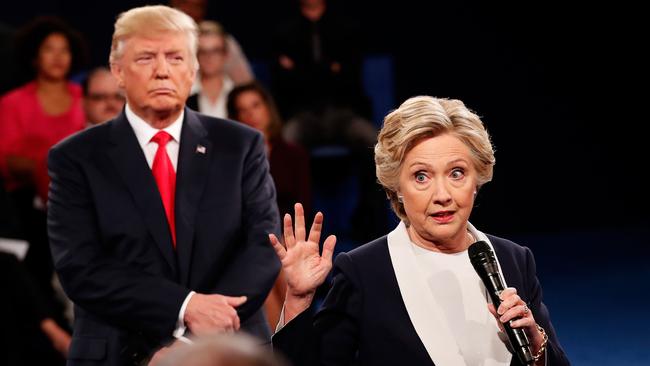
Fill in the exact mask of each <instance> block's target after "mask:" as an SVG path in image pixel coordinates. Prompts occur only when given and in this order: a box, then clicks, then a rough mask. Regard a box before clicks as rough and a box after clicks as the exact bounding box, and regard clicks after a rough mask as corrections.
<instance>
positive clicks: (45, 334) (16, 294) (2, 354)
mask: <svg viewBox="0 0 650 366" xmlns="http://www.w3.org/2000/svg"><path fill="white" fill-rule="evenodd" d="M0 293H2V299H3V300H2V301H0V314H2V324H3V327H4V329H5V330H6V331H4V332H2V333H1V335H0V365H6V366H18V365H40V364H47V365H57V364H61V365H62V364H64V363H65V356H66V355H67V353H68V349H69V347H70V339H71V338H70V334H69V333H68V332H67V331H66V330H65V329H63V328H61V327H60V326H59V325H58V324H57V323H56V322H55V321H54V320H53V319H52V314H51V313H50V312H49V309H48V308H47V307H46V306H45V305H44V304H45V302H44V299H43V298H42V296H41V294H40V291H39V289H38V287H37V286H36V285H35V284H34V282H33V280H32V278H31V276H30V275H29V273H27V271H26V270H25V268H24V267H23V264H22V263H21V262H19V261H18V259H17V258H16V257H15V256H14V255H12V254H9V253H5V252H2V251H0Z"/></svg>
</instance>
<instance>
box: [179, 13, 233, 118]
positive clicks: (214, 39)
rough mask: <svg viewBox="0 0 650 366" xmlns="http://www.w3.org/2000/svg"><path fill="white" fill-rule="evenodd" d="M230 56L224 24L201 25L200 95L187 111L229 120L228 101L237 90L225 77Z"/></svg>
mask: <svg viewBox="0 0 650 366" xmlns="http://www.w3.org/2000/svg"><path fill="white" fill-rule="evenodd" d="M227 56H228V44H227V43H226V32H225V31H224V30H223V27H222V26H221V24H219V23H217V22H213V21H211V20H204V21H202V22H201V23H199V48H198V52H197V58H198V60H199V75H198V76H199V77H198V78H197V80H196V81H195V84H196V86H197V88H196V90H197V93H196V94H193V95H191V96H190V97H189V98H188V99H187V103H186V105H187V106H188V107H190V108H192V109H194V110H195V111H199V112H201V113H203V114H207V115H208V116H212V117H218V118H226V115H227V113H226V98H227V97H228V93H229V92H230V91H231V90H232V88H233V87H234V86H235V85H234V83H233V81H232V80H231V79H230V77H228V75H226V73H225V69H224V65H225V60H226V57H227Z"/></svg>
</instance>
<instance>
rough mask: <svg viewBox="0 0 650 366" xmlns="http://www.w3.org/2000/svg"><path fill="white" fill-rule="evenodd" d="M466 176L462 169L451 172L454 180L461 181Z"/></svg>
mask: <svg viewBox="0 0 650 366" xmlns="http://www.w3.org/2000/svg"><path fill="white" fill-rule="evenodd" d="M464 176H465V172H464V171H463V170H462V169H454V170H452V171H451V177H452V178H453V179H460V178H462V177H464Z"/></svg>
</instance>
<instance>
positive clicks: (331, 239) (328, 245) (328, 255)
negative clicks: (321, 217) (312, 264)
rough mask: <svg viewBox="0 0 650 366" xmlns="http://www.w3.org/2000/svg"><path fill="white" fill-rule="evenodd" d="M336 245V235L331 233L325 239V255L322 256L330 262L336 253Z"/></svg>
mask: <svg viewBox="0 0 650 366" xmlns="http://www.w3.org/2000/svg"><path fill="white" fill-rule="evenodd" d="M335 246H336V236H334V235H330V236H328V237H327V239H325V243H323V255H322V256H321V258H322V259H323V260H326V261H328V262H329V263H332V256H333V255H334V247H335Z"/></svg>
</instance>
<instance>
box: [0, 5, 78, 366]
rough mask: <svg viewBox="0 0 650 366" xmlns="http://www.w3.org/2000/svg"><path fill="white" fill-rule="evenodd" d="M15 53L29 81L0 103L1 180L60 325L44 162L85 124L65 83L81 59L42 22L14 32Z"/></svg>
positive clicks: (68, 34) (59, 31)
mask: <svg viewBox="0 0 650 366" xmlns="http://www.w3.org/2000/svg"><path fill="white" fill-rule="evenodd" d="M16 50H17V53H18V56H19V57H20V59H19V63H18V65H19V66H21V67H24V68H28V70H25V71H26V74H28V75H29V77H30V80H31V81H29V82H28V83H26V84H24V85H23V86H20V87H18V88H16V89H14V90H12V91H9V92H8V93H7V94H5V95H3V96H2V97H1V98H0V174H1V175H2V179H1V181H3V184H4V188H5V190H6V192H7V200H8V202H9V207H8V210H9V211H10V215H12V216H13V217H15V218H17V220H16V222H17V225H18V227H17V228H16V230H15V232H12V235H13V236H15V237H17V238H21V239H25V240H27V241H28V242H29V250H28V252H27V255H26V257H25V260H24V266H25V269H26V270H27V271H28V272H29V274H30V275H31V277H32V280H33V281H34V282H35V284H36V287H37V288H38V292H39V293H40V295H41V297H42V298H43V301H41V303H40V306H42V307H43V308H45V309H47V312H48V314H52V318H53V319H54V320H56V321H57V322H58V324H59V326H58V327H62V326H63V327H65V326H66V320H65V319H64V316H63V304H62V303H61V302H60V301H58V300H57V297H56V295H55V291H54V289H53V286H52V280H53V265H52V258H51V254H50V250H49V247H48V237H47V231H46V226H45V212H44V210H45V205H44V203H45V201H46V200H47V190H48V184H49V178H48V174H47V168H46V159H47V152H48V150H49V149H50V147H51V146H53V145H54V144H55V143H57V142H58V141H59V140H61V139H63V138H65V137H66V136H68V135H70V134H72V133H74V132H76V131H79V130H81V129H83V127H84V124H85V116H84V112H83V108H82V102H81V97H82V96H81V94H82V92H81V87H80V86H79V85H76V84H73V83H71V82H70V81H69V80H68V76H69V75H70V74H71V71H73V70H77V69H78V68H79V66H81V63H82V62H83V61H84V58H83V52H82V50H83V47H82V40H81V38H80V36H79V35H78V34H77V32H75V31H74V30H73V29H71V28H70V27H69V26H68V25H67V24H65V23H64V22H63V21H62V20H60V19H58V18H54V17H41V18H36V19H34V20H33V21H32V22H30V23H29V24H27V25H26V26H25V27H24V28H22V29H20V30H19V31H18V32H17V34H16ZM47 324H49V325H52V323H49V322H48V323H47ZM49 328H52V327H49ZM49 328H48V329H49ZM46 364H50V363H49V362H46Z"/></svg>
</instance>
